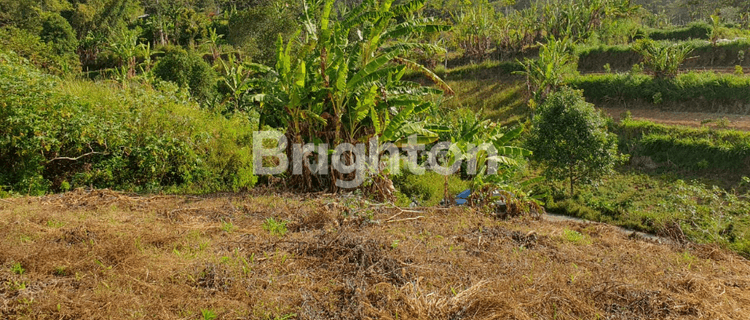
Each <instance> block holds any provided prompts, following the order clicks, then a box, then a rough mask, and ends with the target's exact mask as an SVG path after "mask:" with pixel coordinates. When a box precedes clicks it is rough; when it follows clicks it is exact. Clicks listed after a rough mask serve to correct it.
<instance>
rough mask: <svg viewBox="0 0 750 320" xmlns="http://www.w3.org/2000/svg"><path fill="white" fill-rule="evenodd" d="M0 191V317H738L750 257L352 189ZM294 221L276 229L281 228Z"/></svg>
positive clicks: (748, 307)
mask: <svg viewBox="0 0 750 320" xmlns="http://www.w3.org/2000/svg"><path fill="white" fill-rule="evenodd" d="M258 192H259V193H258V194H257V195H237V194H235V195H215V196H205V197H193V196H182V197H179V196H152V197H131V196H126V195H123V194H118V193H114V192H109V191H93V192H86V191H80V190H79V191H75V192H72V193H67V194H62V195H55V196H48V197H43V198H16V199H11V200H3V201H2V202H0V234H2V235H3V236H2V241H1V242H0V283H1V284H2V286H0V296H2V301H3V304H0V316H2V318H55V319H91V318H117V319H127V318H159V319H178V318H179V319H199V318H202V319H214V318H215V319H238V318H243V319H245V318H250V319H363V318H371V319H461V318H471V319H533V318H534V319H535V318H542V319H553V318H554V319H653V318H660V319H669V318H673V319H676V318H680V319H685V318H687V319H692V318H696V319H697V318H708V319H739V318H742V317H743V316H742V315H747V314H749V313H750V279H749V278H748V277H747V274H749V273H750V263H749V262H748V261H747V260H745V259H743V258H741V257H739V256H737V255H735V254H733V253H729V252H726V251H723V250H721V249H718V248H716V247H713V246H702V245H684V246H673V247H672V246H666V245H658V244H654V243H651V242H647V241H645V240H640V239H636V238H633V237H630V238H629V237H628V236H627V235H626V234H623V233H621V232H620V231H617V230H616V229H615V228H613V227H609V226H606V225H600V224H586V225H584V224H577V223H572V222H544V221H538V220H531V219H529V218H518V219H519V220H510V221H498V220H494V219H493V218H490V217H488V216H485V215H482V214H480V213H478V212H475V211H471V210H468V209H462V208H453V209H413V210H408V211H407V210H400V209H396V208H391V207H388V206H383V205H369V204H367V203H366V202H364V201H362V200H358V199H357V198H346V197H340V198H327V197H320V198H313V199H307V200H303V199H302V198H301V197H296V196H291V195H285V196H284V197H280V196H276V195H263V194H260V192H261V191H258ZM282 226H283V227H282Z"/></svg>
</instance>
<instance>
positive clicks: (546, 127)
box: [527, 87, 617, 195]
mask: <svg viewBox="0 0 750 320" xmlns="http://www.w3.org/2000/svg"><path fill="white" fill-rule="evenodd" d="M538 111H539V112H538V114H537V115H536V116H535V117H534V121H533V125H534V127H533V128H532V130H531V137H530V138H529V140H528V142H527V143H528V147H529V149H531V150H533V151H534V153H533V158H534V159H536V160H538V161H540V162H541V163H542V164H544V165H546V170H545V175H546V176H548V177H549V178H552V179H559V180H565V179H568V180H569V181H570V194H571V195H573V192H574V187H573V186H574V184H575V183H576V182H578V181H582V180H590V179H595V178H598V177H600V176H602V175H603V174H605V173H607V172H608V171H609V170H610V169H611V168H612V166H613V165H614V163H615V160H616V159H617V154H616V151H617V142H616V136H615V135H614V134H611V133H608V132H607V129H606V126H605V122H604V119H603V117H602V116H601V115H600V114H599V113H598V112H597V111H596V110H595V109H594V106H593V105H592V104H590V103H587V102H586V101H585V100H584V99H583V96H582V93H581V92H580V91H577V90H573V89H570V88H568V87H563V88H562V89H561V90H560V91H558V92H555V93H553V94H551V95H550V96H549V97H548V98H547V100H545V102H544V103H543V104H541V105H540V107H539V110H538Z"/></svg>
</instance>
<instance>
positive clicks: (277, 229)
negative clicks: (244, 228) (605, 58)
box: [263, 218, 288, 237]
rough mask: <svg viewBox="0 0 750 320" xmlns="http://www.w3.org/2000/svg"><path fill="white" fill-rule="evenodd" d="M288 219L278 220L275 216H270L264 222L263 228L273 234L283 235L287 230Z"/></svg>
mask: <svg viewBox="0 0 750 320" xmlns="http://www.w3.org/2000/svg"><path fill="white" fill-rule="evenodd" d="M287 223H288V221H286V220H276V219H274V218H268V219H266V220H265V221H264V222H263V230H266V231H268V232H270V233H271V235H272V236H279V237H283V236H284V235H285V234H286V232H287V229H286V224H287Z"/></svg>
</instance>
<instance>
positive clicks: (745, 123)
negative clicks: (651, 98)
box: [599, 107, 750, 131]
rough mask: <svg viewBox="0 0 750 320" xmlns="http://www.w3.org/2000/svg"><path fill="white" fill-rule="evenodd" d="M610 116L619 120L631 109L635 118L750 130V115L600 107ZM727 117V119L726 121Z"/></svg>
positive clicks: (673, 123)
mask: <svg viewBox="0 0 750 320" xmlns="http://www.w3.org/2000/svg"><path fill="white" fill-rule="evenodd" d="M599 109H602V110H604V112H606V113H607V114H608V115H609V116H610V117H612V118H614V119H615V120H616V121H619V120H620V118H622V115H623V114H624V113H625V111H627V110H630V113H631V115H632V117H633V118H634V119H639V120H648V121H653V122H656V123H661V124H666V125H679V126H688V127H695V128H700V127H701V126H710V127H723V125H726V128H731V129H736V130H742V131H750V116H748V115H737V114H717V113H704V112H672V111H660V110H649V109H626V108H619V107H600V108H599ZM724 119H726V121H724Z"/></svg>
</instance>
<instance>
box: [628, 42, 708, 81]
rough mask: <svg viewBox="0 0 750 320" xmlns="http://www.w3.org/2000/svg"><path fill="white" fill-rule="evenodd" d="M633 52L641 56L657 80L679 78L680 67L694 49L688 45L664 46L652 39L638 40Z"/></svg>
mask: <svg viewBox="0 0 750 320" xmlns="http://www.w3.org/2000/svg"><path fill="white" fill-rule="evenodd" d="M633 50H635V51H636V52H638V53H639V54H640V55H641V57H642V60H643V65H644V66H645V67H646V69H648V70H649V71H651V72H652V73H653V74H654V78H657V79H669V78H674V77H675V76H677V72H678V71H679V68H680V65H681V64H682V63H683V62H685V60H686V59H687V58H688V56H689V55H690V53H692V52H693V48H692V47H691V46H690V45H687V44H674V45H672V44H664V43H659V42H656V41H653V40H651V39H641V40H638V41H637V42H636V43H635V44H634V45H633Z"/></svg>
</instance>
